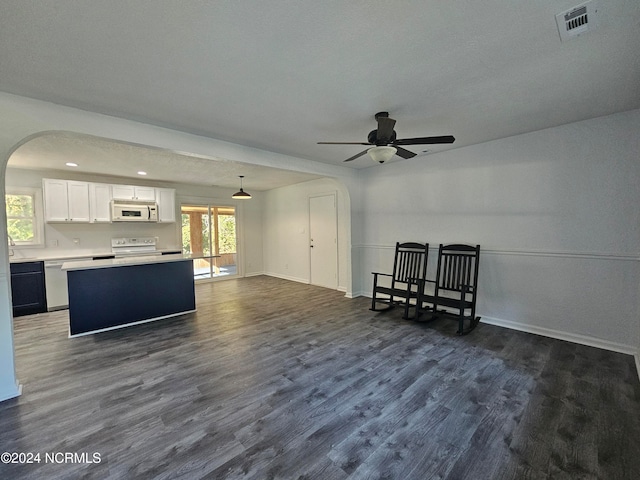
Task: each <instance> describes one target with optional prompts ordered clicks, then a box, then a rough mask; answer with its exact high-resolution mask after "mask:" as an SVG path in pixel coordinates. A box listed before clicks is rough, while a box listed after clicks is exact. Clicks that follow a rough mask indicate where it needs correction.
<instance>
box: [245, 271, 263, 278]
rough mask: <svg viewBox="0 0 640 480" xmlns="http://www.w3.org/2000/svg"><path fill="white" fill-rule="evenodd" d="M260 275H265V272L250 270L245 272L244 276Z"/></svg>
mask: <svg viewBox="0 0 640 480" xmlns="http://www.w3.org/2000/svg"><path fill="white" fill-rule="evenodd" d="M260 275H266V273H264V272H251V273H245V275H244V276H245V277H259V276H260Z"/></svg>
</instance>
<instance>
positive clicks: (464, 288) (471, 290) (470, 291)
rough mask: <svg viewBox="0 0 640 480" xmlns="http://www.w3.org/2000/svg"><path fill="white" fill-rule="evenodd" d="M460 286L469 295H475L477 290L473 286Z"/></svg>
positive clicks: (466, 284)
mask: <svg viewBox="0 0 640 480" xmlns="http://www.w3.org/2000/svg"><path fill="white" fill-rule="evenodd" d="M460 286H461V287H462V291H466V292H468V293H473V291H474V290H475V288H476V287H474V286H473V285H469V284H468V283H461V284H460Z"/></svg>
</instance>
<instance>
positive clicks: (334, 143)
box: [318, 142, 373, 145]
mask: <svg viewBox="0 0 640 480" xmlns="http://www.w3.org/2000/svg"><path fill="white" fill-rule="evenodd" d="M318 145H373V143H368V142H318Z"/></svg>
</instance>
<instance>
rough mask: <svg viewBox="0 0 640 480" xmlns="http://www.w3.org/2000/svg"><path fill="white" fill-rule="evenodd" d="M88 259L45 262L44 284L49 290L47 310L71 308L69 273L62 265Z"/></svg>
mask: <svg viewBox="0 0 640 480" xmlns="http://www.w3.org/2000/svg"><path fill="white" fill-rule="evenodd" d="M75 260H86V258H66V259H64V260H47V261H45V262H44V283H45V286H46V289H47V310H49V311H50V312H51V311H53V310H62V309H65V308H69V292H68V290H67V272H65V271H63V270H62V264H63V263H65V262H73V261H75Z"/></svg>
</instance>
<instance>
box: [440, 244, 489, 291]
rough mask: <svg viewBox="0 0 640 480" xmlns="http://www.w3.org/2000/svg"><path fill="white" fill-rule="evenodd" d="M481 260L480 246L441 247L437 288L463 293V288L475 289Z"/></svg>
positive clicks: (456, 245) (455, 245) (457, 245)
mask: <svg viewBox="0 0 640 480" xmlns="http://www.w3.org/2000/svg"><path fill="white" fill-rule="evenodd" d="M479 258H480V245H476V246H475V247H473V246H471V245H459V244H454V245H440V251H439V254H438V270H437V272H436V278H437V279H438V284H437V288H438V289H439V290H449V291H455V292H462V290H463V286H467V287H471V289H475V286H476V283H477V282H478V259H479Z"/></svg>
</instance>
